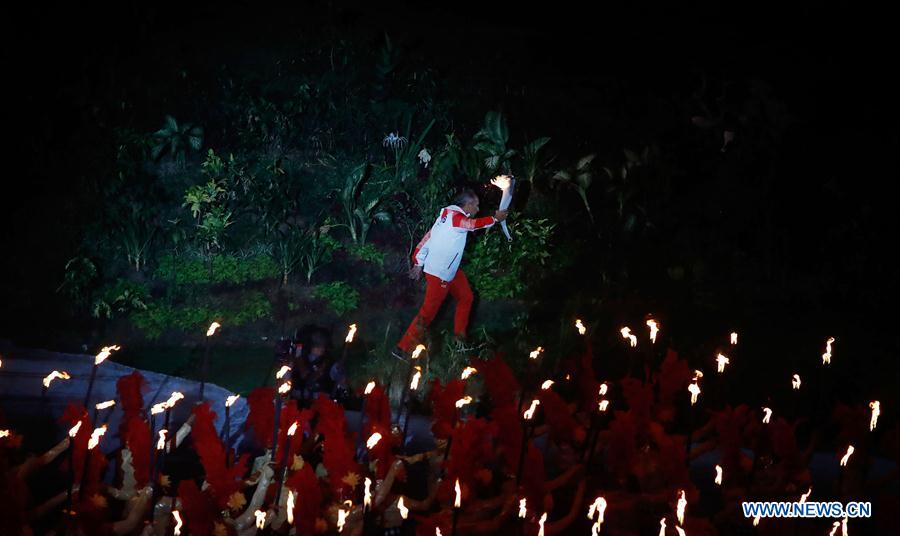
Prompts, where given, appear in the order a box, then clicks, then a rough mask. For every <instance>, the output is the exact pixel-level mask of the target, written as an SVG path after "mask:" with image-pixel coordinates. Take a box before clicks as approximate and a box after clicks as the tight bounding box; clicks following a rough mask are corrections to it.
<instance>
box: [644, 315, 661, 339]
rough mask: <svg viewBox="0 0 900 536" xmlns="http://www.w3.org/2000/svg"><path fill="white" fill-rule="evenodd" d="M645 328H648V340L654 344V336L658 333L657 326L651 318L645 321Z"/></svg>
mask: <svg viewBox="0 0 900 536" xmlns="http://www.w3.org/2000/svg"><path fill="white" fill-rule="evenodd" d="M647 326H649V327H650V340H651V341H652V342H653V344H656V334H657V333H659V324H658V323H657V322H656V320H653V319H652V318H651V319H650V320H647Z"/></svg>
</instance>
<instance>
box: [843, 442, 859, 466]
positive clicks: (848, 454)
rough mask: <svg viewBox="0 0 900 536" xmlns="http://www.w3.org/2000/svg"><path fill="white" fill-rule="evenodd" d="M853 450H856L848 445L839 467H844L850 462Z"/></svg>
mask: <svg viewBox="0 0 900 536" xmlns="http://www.w3.org/2000/svg"><path fill="white" fill-rule="evenodd" d="M854 450H856V449H855V448H853V445H850V446H848V447H847V453H846V454H844V457H843V458H841V467H844V466H846V465H847V462H849V461H850V456H852V455H853V451H854Z"/></svg>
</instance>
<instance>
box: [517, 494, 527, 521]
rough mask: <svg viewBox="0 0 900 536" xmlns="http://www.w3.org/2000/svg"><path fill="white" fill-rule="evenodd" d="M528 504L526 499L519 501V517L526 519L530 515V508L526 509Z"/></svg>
mask: <svg viewBox="0 0 900 536" xmlns="http://www.w3.org/2000/svg"><path fill="white" fill-rule="evenodd" d="M527 504H528V501H527V499H525V498H524V497H523V498H521V499H519V517H521V518H522V519H525V516H526V515H527V514H528V508H526V505H527Z"/></svg>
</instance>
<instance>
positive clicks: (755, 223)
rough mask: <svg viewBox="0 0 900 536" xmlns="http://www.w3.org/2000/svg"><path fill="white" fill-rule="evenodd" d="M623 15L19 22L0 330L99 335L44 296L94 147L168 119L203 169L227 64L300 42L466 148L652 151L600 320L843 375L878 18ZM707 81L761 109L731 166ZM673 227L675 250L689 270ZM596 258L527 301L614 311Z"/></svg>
mask: <svg viewBox="0 0 900 536" xmlns="http://www.w3.org/2000/svg"><path fill="white" fill-rule="evenodd" d="M628 4H629V5H628V6H622V5H618V3H616V4H615V5H611V3H602V4H591V5H590V6H589V5H588V4H581V3H571V4H561V3H559V2H553V3H542V4H535V5H526V4H524V3H517V4H510V5H505V6H500V5H495V4H493V3H489V2H482V3H470V4H465V3H458V2H454V3H440V6H439V7H438V6H428V5H425V3H420V2H379V3H374V2H365V3H358V4H356V5H350V4H347V3H340V2H335V3H326V2H295V3H293V4H292V5H291V6H290V7H285V6H274V5H258V4H256V3H250V2H246V3H237V4H229V5H213V6H205V7H201V6H196V5H188V4H184V5H181V4H179V5H177V6H175V5H169V6H165V5H160V4H156V3H150V4H148V3H137V2H124V3H118V4H110V5H105V6H103V7H102V8H101V7H82V6H76V5H73V4H67V5H61V6H56V7H53V8H52V9H50V8H47V7H45V6H37V5H35V6H33V7H23V6H21V5H20V6H18V7H17V8H16V9H17V11H16V12H14V13H10V14H9V15H8V16H5V17H4V22H3V30H2V32H0V33H2V35H3V39H4V43H3V47H2V50H3V52H2V54H3V60H2V61H3V64H4V71H5V73H6V77H5V82H4V84H3V92H4V94H5V99H4V101H5V102H6V106H5V107H4V110H3V124H4V130H5V132H6V141H5V142H4V147H5V149H6V158H4V161H5V163H6V171H5V173H4V178H3V194H2V200H3V201H2V202H3V207H2V210H0V214H2V218H3V223H2V226H3V227H2V228H3V246H2V252H3V258H4V260H3V262H2V276H0V281H2V291H0V292H2V295H0V301H2V303H3V304H4V307H3V311H4V313H3V319H2V324H0V325H2V329H0V331H2V335H3V336H5V337H9V338H13V339H15V340H17V341H20V342H22V343H25V344H32V345H48V346H53V345H57V346H65V345H72V344H74V343H75V342H76V339H78V338H79V336H81V335H78V332H79V330H84V329H91V330H94V333H97V331H96V330H97V329H98V328H97V326H96V324H91V325H90V326H89V327H88V328H86V324H88V322H86V321H85V320H84V319H83V318H82V319H79V318H73V317H72V315H71V312H70V311H69V310H68V309H67V308H66V306H65V299H64V298H63V297H62V296H61V295H60V294H59V293H57V292H56V288H57V287H58V286H59V284H60V282H61V281H62V278H63V274H64V265H65V263H66V261H67V260H68V259H70V258H72V257H73V256H74V255H75V254H76V253H77V252H78V250H79V249H78V248H79V244H80V242H81V240H82V237H83V233H84V231H85V229H86V227H87V226H88V225H89V224H90V223H91V222H92V221H94V220H95V218H96V211H98V210H100V207H99V200H100V199H101V196H98V195H96V193H97V191H98V190H102V185H103V184H104V181H106V180H107V179H106V178H105V176H104V175H105V174H108V170H109V164H108V160H109V155H110V152H109V151H108V150H107V149H106V148H105V147H106V146H107V145H108V140H109V136H110V131H111V129H113V128H116V127H123V126H126V127H129V128H131V129H134V130H136V131H140V132H145V133H149V132H153V131H155V130H156V129H158V128H159V125H160V124H161V122H162V117H163V115H164V114H169V113H170V114H173V115H175V116H176V117H179V118H181V117H184V118H186V120H188V119H189V120H191V121H194V122H195V123H199V124H202V125H203V126H204V130H205V138H204V146H203V149H202V152H205V151H206V149H207V147H217V145H227V143H228V142H227V140H226V139H224V138H225V137H226V133H225V128H224V125H223V114H222V111H221V109H220V105H219V102H218V101H217V97H218V95H219V94H218V93H217V91H218V90H217V87H216V80H217V76H219V75H220V73H222V72H224V70H225V69H229V70H230V71H229V72H245V73H246V72H254V71H259V73H262V72H264V71H266V70H267V69H269V67H270V65H269V64H270V63H271V59H270V58H271V57H274V55H276V54H281V53H282V52H284V51H285V50H289V49H290V48H291V47H292V46H295V44H296V43H298V42H301V41H302V42H303V43H304V46H307V47H309V46H310V43H313V44H314V43H316V42H317V41H320V42H321V43H323V46H324V45H327V44H328V43H333V42H334V41H335V40H336V39H342V40H346V41H350V42H353V43H356V44H357V46H361V47H362V48H363V49H365V48H367V47H370V48H373V49H374V48H375V47H377V46H378V44H379V43H380V41H381V40H383V35H384V33H385V32H386V33H388V34H389V35H390V36H391V39H392V40H393V42H394V43H395V44H396V45H397V46H398V47H400V48H402V49H403V51H404V53H405V54H406V55H407V58H409V59H408V61H410V62H412V63H414V64H415V65H416V67H417V68H424V67H427V68H429V69H432V70H433V71H434V72H436V73H437V78H438V79H439V80H440V81H441V83H442V86H441V88H442V89H441V91H443V92H444V93H443V95H442V96H443V97H445V98H447V99H448V100H449V101H452V102H454V103H456V104H457V109H456V110H457V111H456V112H454V114H455V115H454V127H456V128H458V129H459V130H460V131H462V132H467V133H468V134H469V135H471V133H472V132H474V130H476V129H477V125H478V122H479V121H480V119H481V117H483V114H484V113H485V112H486V111H488V110H491V109H497V110H502V111H503V113H504V115H505V116H506V118H507V120H508V121H509V123H510V131H511V132H512V138H513V139H518V140H521V139H523V138H528V139H531V138H533V137H535V136H538V135H546V136H550V137H551V138H552V147H553V150H552V152H553V154H554V155H556V156H557V158H556V160H555V161H554V162H553V163H552V164H551V167H553V166H555V167H563V166H564V165H570V163H571V162H573V161H574V160H575V159H576V158H578V157H579V156H582V155H583V154H587V153H588V152H597V153H599V154H600V155H604V156H609V155H617V156H618V155H620V154H621V149H622V148H623V147H628V146H633V147H642V146H644V145H645V144H646V143H649V142H651V141H652V142H655V143H658V144H659V145H660V146H661V147H662V148H663V151H664V152H666V151H668V156H667V162H668V164H669V166H670V167H669V168H668V169H673V170H677V171H676V173H675V174H674V176H673V177H672V178H671V184H670V186H671V187H670V190H669V191H668V194H667V195H668V197H667V198H666V199H657V200H656V201H655V203H656V205H655V210H656V212H655V213H654V215H653V217H655V218H657V227H656V231H654V232H651V233H650V234H649V235H646V239H645V240H646V241H647V242H644V244H645V245H646V244H650V246H651V247H643V248H642V249H641V250H640V251H638V248H631V247H630V246H628V247H623V248H622V249H619V250H616V251H617V253H616V255H632V257H629V259H628V261H629V262H630V265H629V266H630V269H629V270H630V271H629V280H628V281H629V282H628V284H627V285H624V286H619V287H617V289H618V290H616V291H615V292H612V293H611V294H610V296H609V298H610V300H612V301H608V302H607V303H620V302H621V301H622V300H624V299H625V298H624V296H626V295H639V296H642V302H641V303H643V304H646V303H648V302H649V303H656V304H658V305H661V306H662V307H664V308H665V309H666V310H667V311H669V312H670V313H671V314H672V316H675V311H677V310H680V309H679V307H682V306H684V307H683V310H685V311H691V312H692V314H694V313H696V314H697V315H698V316H697V317H696V320H697V323H702V322H703V321H705V320H704V319H708V318H721V317H722V311H727V315H728V316H730V317H731V318H730V320H733V321H735V322H737V321H746V322H749V321H750V320H749V319H755V320H754V321H755V322H760V323H761V324H762V325H764V326H766V327H767V328H769V327H771V328H775V329H776V330H788V329H790V327H789V326H791V325H794V326H796V327H797V329H812V328H813V327H815V329H812V331H814V332H815V335H810V337H811V338H810V339H809V341H817V342H815V344H816V350H812V351H813V352H816V351H818V350H817V348H818V345H820V342H818V341H820V340H821V339H822V338H823V337H824V335H825V332H829V333H850V332H853V333H855V336H854V339H855V341H856V342H855V343H854V344H858V345H860V346H859V350H860V352H859V354H858V355H857V357H856V359H864V357H863V355H864V354H869V355H875V354H878V355H882V354H884V353H886V352H887V351H888V348H887V346H885V345H890V344H891V343H890V342H889V341H888V340H887V334H888V333H889V332H891V331H892V327H891V326H892V323H893V321H892V317H893V305H894V299H895V298H894V294H895V291H896V290H897V281H898V277H897V273H896V270H895V269H894V265H893V264H892V255H891V253H892V250H893V247H894V243H895V240H894V227H895V225H894V215H895V212H896V210H895V205H896V203H895V199H894V196H893V194H894V190H895V188H894V182H895V180H896V173H895V171H894V166H895V162H894V161H895V155H896V154H897V150H898V148H900V147H898V135H897V129H896V119H897V117H898V116H897V97H896V95H897V84H896V80H895V78H894V77H893V67H891V65H892V61H891V54H890V53H889V45H890V41H891V35H892V33H891V30H890V28H889V27H888V26H889V21H888V17H887V16H886V15H885V13H880V12H878V11H875V10H868V11H867V10H865V9H863V8H861V7H858V6H852V7H851V6H849V5H845V6H839V7H828V8H826V7H822V6H821V5H812V4H811V3H806V4H805V5H793V3H792V5H789V6H788V5H778V6H763V5H757V4H753V5H749V4H743V3H736V2H732V3H728V4H727V5H724V6H718V7H715V6H706V7H694V8H691V9H678V8H675V7H672V6H669V7H659V6H640V5H630V3H628ZM313 46H314V45H313ZM704 77H705V79H706V80H707V84H708V86H707V91H706V93H705V94H704V95H702V99H701V100H703V102H705V103H706V105H708V106H711V107H713V108H714V111H713V114H714V115H715V114H716V111H715V110H719V111H722V113H723V116H724V121H725V123H727V122H729V121H731V122H735V121H738V119H737V116H738V115H740V113H741V110H742V107H743V106H744V103H745V102H748V99H750V97H751V95H759V94H765V95H766V99H768V100H767V101H766V103H767V106H769V109H768V111H764V112H759V110H757V112H759V113H760V114H761V115H765V114H766V113H769V114H770V115H771V117H774V119H772V121H770V123H769V124H766V125H760V124H749V125H747V124H744V125H741V126H738V127H737V134H736V140H735V143H734V148H733V150H730V151H729V152H728V153H724V154H719V153H718V152H717V148H718V147H719V145H720V144H721V134H717V133H716V132H715V130H712V131H703V130H701V129H698V128H696V127H694V126H693V125H691V123H690V118H691V117H692V116H694V115H697V114H699V113H700V109H699V108H698V105H697V103H698V102H699V101H698V100H697V99H693V98H692V95H693V94H695V93H697V92H698V88H700V87H701V81H702V80H703V79H704ZM723 88H724V89H723ZM722 95H724V97H722V98H720V97H721V96H722ZM717 99H718V100H717ZM751 100H752V99H751ZM717 128H718V127H717ZM382 130H384V131H388V130H390V127H383V128H382ZM517 137H518V138H517ZM105 144H106V145H105ZM223 152H225V151H224V150H223ZM595 189H596V190H598V191H597V192H594V193H593V194H592V195H594V196H595V197H596V196H599V195H602V192H600V191H599V188H595ZM569 202H570V203H571V207H572V210H573V211H578V210H580V205H579V204H578V202H577V199H576V198H575V196H574V195H573V196H571V199H569ZM598 210H601V209H598ZM582 217H583V215H582ZM569 223H571V221H570V222H569ZM675 231H677V232H675ZM672 233H675V234H677V235H678V236H681V237H684V236H687V237H689V239H690V240H693V242H692V245H691V248H692V249H691V253H690V255H693V256H694V257H696V259H692V258H688V257H689V255H688V254H687V253H686V252H683V251H681V248H682V247H683V246H682V242H679V241H678V240H681V239H678V240H676V239H675V238H674V237H675V234H672ZM691 237H692V238H691ZM642 240H643V239H642ZM599 251H600V250H599V249H594V248H581V249H579V253H578V258H577V260H576V262H574V263H572V265H571V266H570V267H569V268H567V270H566V271H565V272H564V273H558V274H550V275H548V276H547V279H546V280H545V282H544V287H542V288H541V289H538V290H536V291H535V292H537V293H539V295H540V296H543V297H549V296H554V295H555V293H561V294H572V293H574V291H575V290H576V289H575V288H572V286H571V285H569V286H568V287H567V286H566V284H567V283H566V282H568V281H573V280H575V278H579V280H580V281H583V285H584V290H585V293H591V292H595V291H596V292H597V293H598V294H603V293H604V292H607V293H608V291H607V290H604V289H603V288H602V284H601V283H599V282H598V281H596V280H595V279H596V278H595V277H594V276H593V274H592V266H593V265H594V263H596V262H605V263H607V264H615V263H616V262H618V260H616V259H613V260H610V259H609V258H604V257H603V254H602V253H596V252H599ZM660 259H665V260H660ZM675 260H678V262H680V263H681V264H683V265H684V266H685V267H687V273H688V276H687V277H688V278H690V277H692V274H693V272H692V271H691V270H692V267H695V266H697V264H696V262H702V265H703V267H704V268H703V273H704V279H703V285H702V288H700V286H699V285H693V286H692V285H686V284H685V285H679V284H673V283H672V282H671V281H670V280H669V279H667V277H666V270H665V269H666V266H665V264H668V265H672V264H673V263H675ZM657 261H658V262H659V265H655V264H656V263H657ZM623 262H624V261H623ZM692 263H693V264H692ZM611 270H612V269H611ZM693 275H696V274H693ZM581 288H582V287H579V290H580V289H581ZM626 301H627V300H626ZM698 303H704V304H709V303H712V305H710V306H708V307H707V306H705V305H704V306H698V305H697V304H698ZM545 314H549V313H546V312H545ZM537 316H539V315H537ZM691 318H692V319H693V318H694V317H691ZM692 321H693V320H692ZM688 323H690V322H688ZM801 325H802V326H803V328H801V327H800V326H801ZM693 329H697V330H700V331H702V330H703V329H704V328H703V327H701V326H699V325H696V326H694V328H693ZM73 332H74V333H76V334H75V335H73V334H72V333H73ZM863 340H866V342H865V343H863ZM848 344H849V343H848ZM893 371H894V372H895V371H896V367H893Z"/></svg>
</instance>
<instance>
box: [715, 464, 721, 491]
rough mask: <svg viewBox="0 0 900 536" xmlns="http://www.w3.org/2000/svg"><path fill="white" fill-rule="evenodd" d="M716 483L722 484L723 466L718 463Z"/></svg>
mask: <svg viewBox="0 0 900 536" xmlns="http://www.w3.org/2000/svg"><path fill="white" fill-rule="evenodd" d="M715 483H716V484H718V485H719V486H721V485H722V466H721V465H716V480H715Z"/></svg>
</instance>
